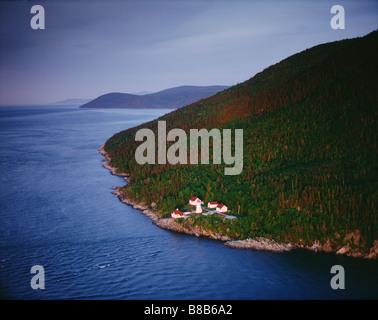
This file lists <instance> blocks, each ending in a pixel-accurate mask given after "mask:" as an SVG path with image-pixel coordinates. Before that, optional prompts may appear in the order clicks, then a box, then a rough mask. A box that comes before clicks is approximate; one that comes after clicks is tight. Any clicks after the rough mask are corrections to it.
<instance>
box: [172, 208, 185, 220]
mask: <svg viewBox="0 0 378 320" xmlns="http://www.w3.org/2000/svg"><path fill="white" fill-rule="evenodd" d="M171 217H172V219H178V218H185V215H184V212H181V211H180V210H179V209H177V208H176V210H175V211H172V212H171Z"/></svg>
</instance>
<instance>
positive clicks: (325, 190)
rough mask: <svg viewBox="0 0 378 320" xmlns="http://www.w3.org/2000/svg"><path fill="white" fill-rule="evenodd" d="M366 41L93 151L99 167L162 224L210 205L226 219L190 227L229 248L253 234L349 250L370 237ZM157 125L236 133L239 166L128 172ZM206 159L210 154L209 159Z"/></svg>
mask: <svg viewBox="0 0 378 320" xmlns="http://www.w3.org/2000/svg"><path fill="white" fill-rule="evenodd" d="M377 57H378V31H374V32H372V33H371V34H369V35H367V36H365V37H362V38H355V39H348V40H343V41H337V42H332V43H327V44H323V45H319V46H316V47H313V48H311V49H308V50H305V51H303V52H300V53H298V54H295V55H293V56H291V57H289V58H287V59H285V60H283V61H281V62H279V63H277V64H275V65H272V66H270V67H268V68H266V69H265V70H263V71H262V72H260V73H258V74H256V75H255V76H254V77H253V78H251V79H249V80H247V81H245V82H243V83H240V84H238V85H235V86H233V87H231V88H229V89H227V90H225V91H222V92H220V93H218V94H216V95H214V96H212V97H210V98H207V99H204V100H201V101H199V102H196V103H193V104H191V105H188V106H186V107H183V108H180V109H178V110H175V111H173V112H171V113H169V114H167V115H165V116H163V117H161V118H159V119H157V120H155V121H152V122H149V123H146V124H143V125H141V126H139V127H136V128H132V129H128V130H126V131H123V132H120V133H117V134H115V135H114V136H113V137H112V138H110V139H109V140H108V141H107V142H106V144H105V150H106V152H108V153H109V155H110V157H111V165H112V166H114V167H117V168H118V169H119V171H122V172H127V173H130V184H129V185H127V186H126V187H124V192H125V193H126V194H127V195H128V196H129V197H130V198H132V199H135V200H137V201H140V202H144V203H146V204H150V203H151V202H156V203H157V207H156V210H159V211H160V212H162V213H163V214H169V213H170V211H172V209H174V208H177V207H179V208H180V207H183V206H184V205H185V204H187V202H188V199H189V198H190V197H191V196H192V195H195V196H199V197H200V198H201V199H202V200H203V201H204V202H207V201H212V200H215V201H219V202H222V203H224V204H226V205H227V206H228V207H229V208H230V209H231V210H232V212H233V213H234V214H235V215H237V217H238V219H237V220H229V221H228V220H226V221H222V220H221V219H217V218H215V217H213V218H206V217H200V218H198V219H196V220H194V221H192V222H191V223H193V224H202V225H203V226H204V227H206V228H213V229H214V230H216V231H218V232H221V233H224V234H227V235H229V236H230V237H231V238H241V239H243V238H248V237H256V236H263V237H267V238H272V239H274V240H276V241H281V242H286V241H292V242H297V243H303V244H307V245H310V244H312V243H313V242H314V241H316V240H317V241H320V242H321V243H325V242H326V241H327V240H330V241H331V242H332V243H341V242H342V241H343V239H344V237H345V236H346V235H347V234H348V233H350V232H352V231H355V230H359V231H360V234H361V240H360V241H359V243H358V246H359V247H360V248H361V249H364V248H365V249H366V248H369V247H371V245H372V243H373V241H374V240H377V239H378V234H377V225H378V224H377V222H378V218H377V217H378V214H377V208H376V200H377V199H376V198H377V190H378V177H377V128H378V127H377V123H376V117H377V110H378V109H377V107H378V106H377V104H378V103H377V101H378V59H377ZM158 120H165V121H166V122H167V131H168V130H170V129H173V128H182V129H184V130H185V131H186V132H187V134H188V136H189V129H192V128H198V129H201V128H207V129H212V128H219V129H223V128H230V129H243V130H244V159H243V163H244V167H243V171H242V173H241V174H240V175H236V176H226V175H224V165H212V164H209V165H201V164H198V165H170V164H167V165H159V164H156V165H148V164H146V165H143V166H141V165H138V164H137V163H136V162H135V159H134V154H135V149H136V147H137V146H138V145H140V144H141V142H135V141H134V136H135V132H136V131H137V130H138V129H140V128H151V129H153V130H154V131H155V132H156V128H157V121H158ZM210 154H212V152H210Z"/></svg>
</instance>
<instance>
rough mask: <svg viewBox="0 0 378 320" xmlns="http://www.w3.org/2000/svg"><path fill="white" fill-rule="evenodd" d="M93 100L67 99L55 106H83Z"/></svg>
mask: <svg viewBox="0 0 378 320" xmlns="http://www.w3.org/2000/svg"><path fill="white" fill-rule="evenodd" d="M91 100H92V99H76V98H73V99H66V100H63V101H58V102H55V103H54V104H59V105H61V104H62V105H64V104H65V105H82V104H83V103H87V102H89V101H91Z"/></svg>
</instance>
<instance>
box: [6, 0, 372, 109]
mask: <svg viewBox="0 0 378 320" xmlns="http://www.w3.org/2000/svg"><path fill="white" fill-rule="evenodd" d="M34 4H40V5H42V6H43V7H44V9H45V22H46V28H45V30H33V29H32V28H31V27H30V20H31V18H32V16H33V15H32V14H31V13H30V9H31V7H32V6H33V5H34ZM335 4H340V5H342V6H343V7H344V9H345V29H344V30H334V29H332V28H331V27H330V20H331V18H332V16H333V15H332V14H331V13H330V9H331V7H332V6H333V5H335ZM0 26H1V28H0V104H1V105H4V104H9V105H11V104H12V105H13V104H39V103H41V104H42V103H50V102H55V101H60V100H64V99H68V98H95V97H97V96H99V95H101V94H105V93H109V92H128V93H135V92H139V91H150V92H151V91H159V90H163V89H166V88H170V87H175V86H180V85H233V84H236V83H239V82H243V81H245V80H247V79H249V78H251V77H252V76H254V75H255V74H256V73H257V72H260V71H262V70H263V69H265V68H266V67H268V66H269V65H271V64H275V63H277V62H279V61H281V60H282V59H284V58H286V57H288V56H290V55H292V54H294V53H297V52H299V51H302V50H305V49H307V48H310V47H312V46H314V45H317V44H320V43H325V42H330V41H335V40H341V39H345V38H353V37H357V36H364V35H366V34H368V33H370V32H371V31H373V30H375V29H377V28H378V1H372V0H370V1H336V0H335V1H326V0H323V1H322V0H320V1H319V0H318V1H248V0H243V1H226V0H223V1H222V0H221V1H219V0H217V1H216V0H200V1H174V0H164V1H163V0H155V1H144V0H142V1H136V0H134V1H131V0H130V1H117V0H113V1H105V0H101V1H100V0H98V1H90V0H80V1H69V0H68V1H58V0H55V1H54V0H49V1H42V0H38V1H36V2H35V1H21V0H19V1H18V0H12V1H2V2H0Z"/></svg>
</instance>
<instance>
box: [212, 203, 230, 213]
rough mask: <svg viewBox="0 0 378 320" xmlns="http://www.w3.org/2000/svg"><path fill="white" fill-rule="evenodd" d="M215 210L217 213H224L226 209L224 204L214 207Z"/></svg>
mask: <svg viewBox="0 0 378 320" xmlns="http://www.w3.org/2000/svg"><path fill="white" fill-rule="evenodd" d="M215 210H216V211H217V212H219V213H226V212H227V210H228V208H227V207H226V206H225V205H224V204H222V203H219V204H218V205H217V206H216V208H215Z"/></svg>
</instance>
